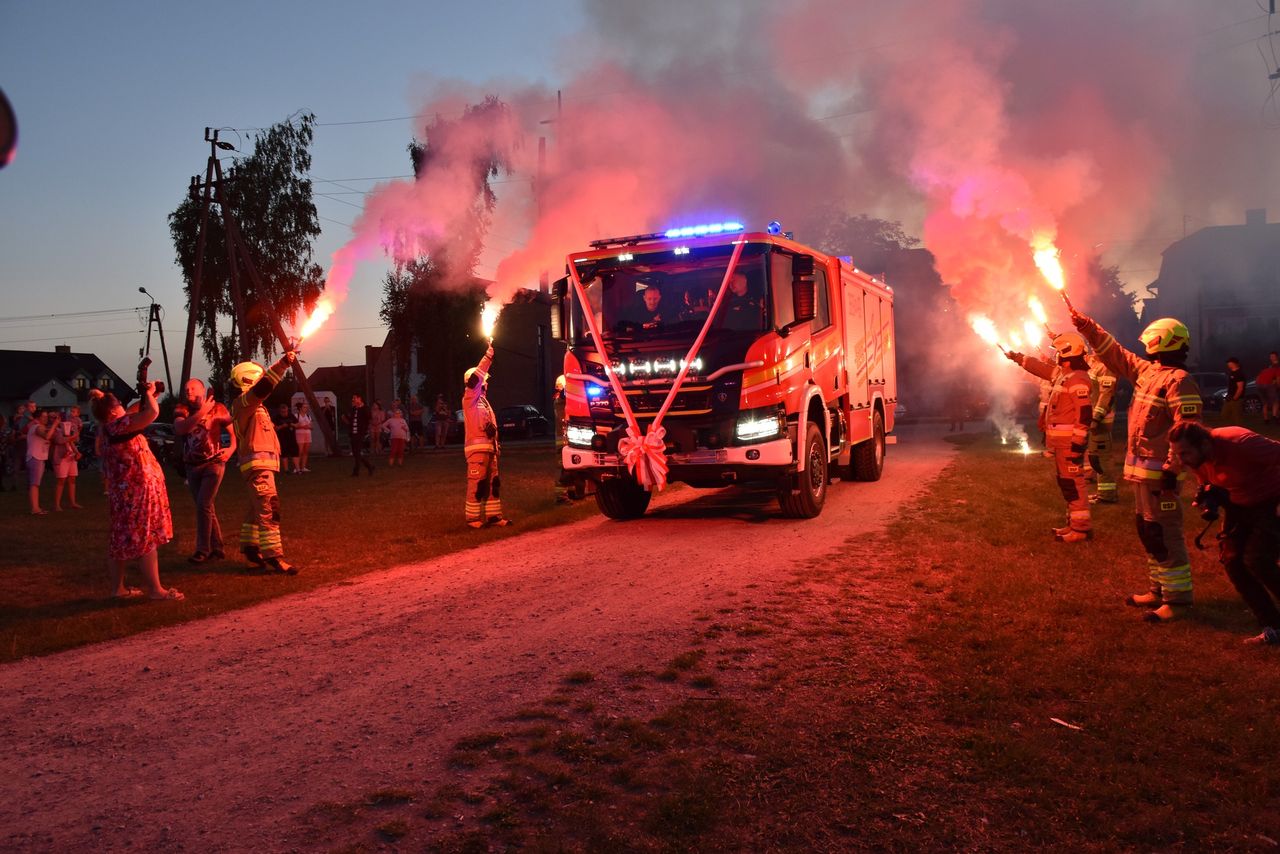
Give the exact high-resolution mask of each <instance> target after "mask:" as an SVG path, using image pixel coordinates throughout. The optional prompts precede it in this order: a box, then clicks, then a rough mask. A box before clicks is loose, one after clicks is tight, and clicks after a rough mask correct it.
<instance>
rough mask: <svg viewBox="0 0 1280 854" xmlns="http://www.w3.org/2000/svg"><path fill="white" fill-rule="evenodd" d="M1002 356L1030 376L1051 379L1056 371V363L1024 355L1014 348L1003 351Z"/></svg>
mask: <svg viewBox="0 0 1280 854" xmlns="http://www.w3.org/2000/svg"><path fill="white" fill-rule="evenodd" d="M1004 357H1005V358H1006V359H1008V360H1009V361H1010V362H1013V363H1014V364H1016V365H1017V366H1018V367H1020V368H1022V370H1024V371H1026V372H1027V373H1029V374H1031V375H1032V376H1037V377H1039V378H1040V379H1042V380H1049V381H1052V380H1053V376H1054V374H1055V373H1057V371H1058V368H1057V366H1056V365H1051V364H1049V363H1048V362H1044V361H1041V360H1040V359H1037V358H1036V357H1035V356H1024V355H1023V354H1021V353H1018V352H1016V351H1014V350H1010V351H1008V352H1007V353H1005V354H1004Z"/></svg>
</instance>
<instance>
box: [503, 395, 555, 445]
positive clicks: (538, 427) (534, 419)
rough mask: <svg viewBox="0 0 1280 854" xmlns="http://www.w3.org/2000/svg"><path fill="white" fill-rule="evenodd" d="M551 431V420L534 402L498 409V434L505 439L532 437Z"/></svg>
mask: <svg viewBox="0 0 1280 854" xmlns="http://www.w3.org/2000/svg"><path fill="white" fill-rule="evenodd" d="M550 432H551V422H549V421H547V419H546V418H544V417H543V415H542V413H541V412H539V411H538V407H536V406H533V405H532V404H528V403H525V404H521V405H520V406H504V407H502V408H501V409H499V410H498V434H499V435H500V436H502V438H504V439H512V438H521V439H531V438H533V437H534V436H546V435H547V434H548V433H550Z"/></svg>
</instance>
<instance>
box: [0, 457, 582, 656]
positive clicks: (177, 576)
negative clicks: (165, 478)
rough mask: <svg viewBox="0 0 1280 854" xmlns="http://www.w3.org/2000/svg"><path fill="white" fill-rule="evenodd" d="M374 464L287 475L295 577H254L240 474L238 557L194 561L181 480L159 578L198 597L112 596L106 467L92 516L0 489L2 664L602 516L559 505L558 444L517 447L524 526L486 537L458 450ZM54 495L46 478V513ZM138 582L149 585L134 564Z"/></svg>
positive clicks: (230, 511)
mask: <svg viewBox="0 0 1280 854" xmlns="http://www.w3.org/2000/svg"><path fill="white" fill-rule="evenodd" d="M375 465H377V466H378V468H377V473H376V475H375V476H374V477H368V476H366V475H363V474H362V475H361V476H360V477H359V478H353V477H351V476H350V473H351V461H350V458H347V459H327V458H323V457H322V458H318V459H313V460H312V462H311V468H312V470H313V471H312V472H311V473H310V474H305V475H288V474H286V475H280V476H279V477H278V478H277V481H278V484H279V489H280V503H281V515H282V519H283V522H282V531H283V536H284V542H285V554H286V557H287V558H288V559H289V560H290V561H291V562H294V563H296V564H298V565H299V566H300V567H302V572H301V573H300V574H299V575H298V576H296V577H293V578H284V577H279V578H276V577H265V576H261V575H257V576H255V575H250V574H248V573H246V572H245V571H244V569H243V565H242V564H241V563H240V561H239V560H238V551H237V544H238V540H239V531H240V521H241V519H242V518H243V515H244V512H245V507H246V503H247V499H246V495H247V493H246V490H245V486H244V483H243V481H242V480H241V479H240V476H239V474H238V472H234V471H232V470H228V473H227V477H226V479H225V480H224V481H223V484H222V489H221V491H220V493H219V496H218V516H219V519H220V521H221V523H222V530H223V537H224V539H225V540H226V543H227V551H228V555H229V559H228V560H226V561H223V562H218V563H209V564H204V565H201V566H192V565H191V564H188V563H187V562H186V559H187V557H188V555H190V554H191V552H192V551H194V550H195V547H194V537H195V517H194V511H193V505H192V501H191V497H190V493H189V492H188V491H187V488H186V486H185V485H184V484H183V483H182V481H181V480H180V479H178V478H176V477H174V476H172V475H170V476H169V504H170V507H171V510H172V513H173V522H174V541H173V542H172V543H170V544H169V545H167V546H163V547H162V548H161V549H160V578H161V581H162V582H163V583H165V584H166V585H172V586H176V587H177V588H178V589H180V590H181V591H182V592H183V593H185V594H186V596H187V599H186V601H184V602H180V603H167V602H165V603H158V602H157V603H152V602H146V601H138V600H134V601H130V602H115V601H113V600H111V599H108V598H106V595H107V592H108V591H107V588H106V550H107V508H106V499H105V497H104V496H103V495H102V483H101V480H100V479H99V476H98V475H97V474H96V473H92V472H91V473H88V474H86V475H84V476H82V477H81V478H80V479H79V484H78V485H79V500H80V503H81V504H82V505H84V509H83V510H74V511H72V510H67V511H64V512H62V513H52V512H51V513H50V514H49V515H48V516H41V517H32V516H30V515H28V513H27V503H26V502H27V497H26V492H25V491H10V492H3V493H0V543H4V547H3V548H2V549H0V577H3V584H0V661H7V660H12V659H16V658H21V657H24V656H30V655H43V654H46V653H49V652H55V651H57V650H61V649H67V648H70V647H75V646H79V645H82V644H86V643H93V642H96V641H100V640H106V639H109V638H116V637H123V636H126V635H130V634H134V633H136V632H140V631H144V630H147V629H151V628H156V627H158V626H166V625H172V624H175V623H180V622H184V621H187V620H192V619H196V618H199V617H205V616H209V615H212V614H219V613H222V612H225V611H230V610H233V609H236V608H243V607H246V606H248V605H252V604H255V603H257V602H262V601H265V600H267V599H271V598H274V597H277V596H283V595H287V594H289V593H294V592H297V591H299V590H309V589H312V588H315V587H319V586H321V585H325V584H331V583H334V582H341V581H343V580H346V579H350V578H354V577H356V576H359V575H363V574H365V573H369V572H374V571H376V570H379V569H384V568H388V567H392V566H396V565H399V564H404V563H410V562H414V561H420V560H427V559H429V558H433V557H437V556H439V555H442V554H446V553H449V552H453V551H458V550H460V549H466V548H471V547H472V546H476V545H479V544H482V543H487V542H490V541H492V540H496V539H501V538H505V537H509V536H515V535H517V534H520V533H522V532H525V531H529V530H532V529H537V528H544V527H547V526H550V525H557V524H560V523H562V522H565V521H568V520H571V519H578V518H583V517H586V516H589V515H592V514H594V513H595V512H596V510H595V501H594V500H592V499H588V500H587V501H585V502H581V503H580V504H579V505H578V506H575V507H568V508H566V507H557V506H556V505H555V504H554V497H555V496H554V492H553V480H554V476H555V472H556V470H557V469H556V467H557V463H556V457H555V452H554V451H553V450H552V448H551V447H550V446H549V445H521V446H511V447H508V448H507V449H506V450H505V451H504V454H503V457H502V486H503V489H502V491H503V508H504V510H505V511H506V513H507V515H508V516H510V517H512V518H513V519H515V520H516V524H515V525H514V526H512V527H509V528H492V529H485V530H482V531H473V530H471V529H469V528H467V527H466V526H465V525H464V524H463V519H462V500H463V492H464V489H465V480H466V471H465V463H464V461H463V458H462V454H461V451H459V450H458V449H457V448H456V447H451V448H450V449H448V450H447V451H442V452H438V453H432V452H420V453H417V454H415V455H413V456H410V457H409V458H408V460H407V462H406V464H405V466H404V467H397V468H394V469H389V468H387V466H386V465H385V458H379V459H377V460H376V461H375ZM52 494H53V493H52V482H51V480H50V478H48V477H46V478H45V485H44V488H43V489H42V500H43V502H44V504H45V506H46V508H49V507H50V506H51V504H52ZM64 506H65V504H64ZM128 577H129V580H130V582H131V583H133V584H136V583H137V577H136V576H135V575H133V574H132V572H131V574H130V575H129V576H128Z"/></svg>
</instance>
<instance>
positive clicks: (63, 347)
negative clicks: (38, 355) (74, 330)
mask: <svg viewBox="0 0 1280 854" xmlns="http://www.w3.org/2000/svg"><path fill="white" fill-rule="evenodd" d="M53 352H55V353H68V354H69V353H70V352H71V345H70V344H55V345H54V347H53Z"/></svg>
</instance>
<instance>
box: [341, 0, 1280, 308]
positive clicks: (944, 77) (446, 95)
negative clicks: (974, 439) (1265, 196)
mask: <svg viewBox="0 0 1280 854" xmlns="http://www.w3.org/2000/svg"><path fill="white" fill-rule="evenodd" d="M587 9H588V17H589V21H590V28H589V31H588V32H586V33H584V34H581V35H580V36H579V37H578V38H575V39H574V40H573V46H574V52H573V56H575V57H578V59H577V60H576V66H575V69H576V70H575V71H573V72H571V76H570V79H569V80H568V82H567V83H566V84H565V85H564V87H563V93H564V105H565V112H564V115H563V117H562V118H561V120H560V121H558V122H557V123H556V124H554V125H546V124H543V123H542V122H544V120H547V119H550V118H554V117H555V108H554V103H555V99H554V95H553V94H552V93H551V92H550V91H548V90H547V89H545V88H542V87H537V86H526V87H519V86H514V87H513V86H510V85H504V86H501V87H495V88H492V89H490V90H487V91H486V90H484V89H481V88H478V87H477V88H474V89H468V87H465V86H458V85H456V84H451V85H449V86H448V87H444V86H441V87H437V88H436V89H435V91H432V92H431V93H428V94H427V95H426V96H425V99H424V101H425V108H424V109H423V110H422V112H424V113H426V114H429V115H434V114H440V115H444V116H447V117H452V116H458V115H459V114H461V112H462V109H463V107H464V106H465V105H466V104H468V103H472V104H474V103H477V102H478V101H479V100H480V99H481V98H482V97H483V95H484V94H487V93H488V92H492V93H493V94H496V95H498V96H499V97H501V98H502V99H503V100H504V101H505V102H506V103H507V104H508V105H509V106H510V107H511V110H510V112H509V113H507V114H506V115H505V116H503V117H502V118H497V117H494V118H493V119H492V120H490V121H483V122H475V123H473V124H470V125H465V126H464V127H463V128H462V129H461V130H460V131H459V132H457V133H454V134H450V135H449V137H448V138H446V139H441V140H432V141H431V142H432V144H433V146H435V147H436V152H437V156H436V157H435V158H433V159H432V161H431V163H430V165H429V166H428V168H427V169H426V170H425V171H424V172H423V174H421V175H419V176H418V177H417V179H415V180H407V181H397V182H392V183H389V184H386V185H383V186H381V187H379V188H377V189H376V190H375V192H373V193H372V194H371V195H370V196H369V197H368V201H367V203H366V208H365V210H364V212H363V213H362V214H361V216H360V217H359V219H358V220H357V222H356V225H355V231H356V234H355V237H354V238H353V239H352V241H351V242H350V243H349V244H348V245H347V246H345V247H343V249H342V250H340V251H339V252H338V253H337V254H336V255H335V260H334V267H333V269H332V270H331V272H330V278H329V293H330V295H331V296H333V297H334V298H337V299H340V298H341V296H342V295H343V294H344V293H345V288H346V285H347V282H348V281H349V279H350V274H351V270H352V269H353V267H354V265H355V264H356V263H359V262H362V261H368V260H374V259H377V258H379V257H382V256H384V255H386V254H390V256H391V257H392V258H394V259H398V260H406V259H408V258H410V257H413V256H415V255H416V254H421V253H424V252H425V253H432V252H437V253H438V252H440V251H441V250H442V249H444V248H447V247H448V246H449V245H450V241H452V240H454V239H455V237H456V235H455V232H456V230H457V228H458V224H459V223H461V222H464V221H466V218H467V216H468V215H469V213H470V212H472V211H473V210H474V205H475V201H476V197H477V193H478V191H479V189H480V188H479V185H478V182H477V176H476V174H475V170H474V169H473V168H472V164H473V163H474V161H475V159H476V157H477V156H478V155H481V154H484V153H486V152H489V153H497V154H498V155H499V158H500V159H501V160H502V161H503V162H504V163H505V164H506V168H507V169H508V170H509V173H508V174H509V176H510V177H512V178H518V179H524V180H528V181H530V182H531V183H532V182H533V181H534V179H535V178H537V179H538V180H537V187H536V196H534V195H531V194H529V193H528V192H524V191H523V190H522V187H524V186H527V185H522V184H519V183H511V184H505V185H504V189H502V190H500V191H499V207H498V210H497V211H496V214H495V218H496V219H497V221H499V222H501V223H502V227H503V231H504V232H507V233H508V234H510V233H512V232H517V233H518V234H519V235H527V237H526V238H525V240H524V243H523V245H521V246H519V247H518V248H516V249H515V250H514V251H511V252H508V253H506V254H505V255H504V256H503V257H502V258H501V259H500V260H499V262H498V264H497V275H496V280H497V281H496V284H495V285H494V287H493V288H492V289H491V290H492V292H491V294H490V296H491V297H493V298H495V299H498V300H500V301H506V300H507V299H509V298H510V296H511V295H512V294H513V293H514V292H515V291H516V290H517V289H519V288H523V287H533V286H535V285H536V283H537V282H538V280H539V278H540V276H541V274H543V273H544V272H550V273H552V274H553V276H554V275H559V273H560V271H561V269H562V267H563V260H564V257H565V255H566V253H568V252H571V251H573V250H575V249H579V248H582V247H584V246H585V245H586V244H587V242H588V241H590V240H593V239H597V238H600V237H604V236H609V235H622V234H635V233H641V232H646V231H656V230H661V229H663V228H665V227H668V226H670V225H672V224H676V223H681V222H684V223H690V222H697V221H711V220H721V219H726V218H732V219H739V220H741V221H743V222H746V223H748V224H749V225H750V226H752V227H759V226H761V225H763V224H764V223H766V222H768V221H769V220H771V219H780V220H782V221H783V222H784V223H786V224H787V225H788V227H794V228H795V229H796V230H797V232H798V234H799V236H800V237H801V239H804V238H805V237H806V230H805V229H806V227H810V232H809V233H812V231H814V230H816V228H814V227H815V226H817V225H818V224H820V223H821V222H822V221H823V216H824V212H829V211H832V210H835V211H847V212H864V211H869V212H872V213H875V214H878V215H888V216H890V217H892V218H898V219H902V220H903V221H904V222H905V223H906V225H907V228H908V231H915V230H917V229H918V230H919V232H920V233H921V234H922V236H923V239H924V243H925V246H926V247H927V248H928V249H929V250H930V251H932V252H933V254H934V256H935V258H936V263H937V268H938V271H939V273H940V274H941V275H942V277H943V279H944V281H946V282H947V283H948V284H950V285H951V287H952V293H953V295H954V296H955V298H956V299H957V300H958V301H959V303H960V305H961V308H962V309H963V310H965V311H982V312H986V313H990V314H992V316H993V317H994V318H995V320H996V321H997V323H998V325H999V326H1000V328H1001V329H1006V328H1014V329H1020V328H1022V327H1023V325H1024V321H1025V319H1026V313H1027V310H1026V296H1027V295H1029V294H1032V293H1037V292H1038V293H1040V294H1041V298H1042V299H1043V301H1044V302H1045V305H1046V306H1047V307H1049V310H1050V312H1051V313H1052V314H1056V317H1054V318H1051V320H1052V321H1053V322H1056V323H1061V322H1062V317H1061V312H1062V308H1061V304H1060V302H1059V301H1058V300H1057V299H1056V298H1053V297H1052V295H1051V294H1048V295H1047V296H1046V294H1047V291H1046V285H1045V283H1044V280H1043V278H1042V277H1041V276H1040V274H1039V272H1038V271H1037V269H1036V266H1035V264H1034V262H1033V258H1032V252H1033V248H1034V247H1035V246H1036V245H1038V244H1039V243H1041V242H1044V241H1051V242H1053V243H1055V244H1056V246H1057V247H1058V248H1060V249H1061V250H1062V262H1063V264H1064V266H1065V268H1066V278H1067V286H1068V288H1069V289H1070V290H1071V292H1072V295H1073V298H1075V300H1076V302H1077V303H1079V304H1081V305H1082V307H1086V308H1087V305H1088V299H1089V290H1090V284H1091V283H1090V282H1089V281H1088V280H1087V278H1086V277H1085V276H1084V270H1085V268H1086V266H1087V263H1088V261H1089V259H1090V258H1091V256H1093V255H1094V254H1096V253H1097V249H1098V246H1099V245H1101V244H1102V243H1104V242H1107V243H1114V242H1116V241H1119V240H1126V239H1135V238H1138V237H1142V236H1144V235H1145V234H1149V233H1151V232H1152V231H1161V230H1165V229H1167V225H1164V224H1163V223H1162V222H1161V220H1162V219H1167V215H1164V214H1162V210H1161V206H1162V205H1168V204H1171V203H1174V202H1171V200H1176V204H1180V205H1186V204H1188V203H1190V202H1192V201H1194V203H1195V204H1197V205H1199V206H1200V208H1205V207H1208V206H1211V205H1215V204H1223V203H1229V204H1231V205H1238V206H1239V207H1243V206H1245V203H1244V201H1243V200H1244V199H1247V198H1248V194H1249V193H1250V192H1252V191H1253V187H1254V186H1255V185H1256V184H1257V183H1258V182H1259V180H1260V179H1261V178H1263V177H1264V176H1265V175H1266V174H1267V172H1266V170H1267V169H1270V170H1272V173H1274V170H1275V168H1276V167H1275V166H1274V165H1272V166H1267V167H1263V171H1262V172H1261V173H1260V172H1259V171H1258V167H1257V166H1256V159H1255V162H1254V165H1250V163H1249V162H1248V161H1246V160H1245V159H1244V158H1242V157H1240V156H1239V155H1240V154H1241V152H1243V151H1245V150H1246V149H1247V147H1248V145H1249V142H1248V139H1249V134H1248V133H1247V132H1244V131H1242V130H1241V128H1240V123H1241V122H1242V121H1243V120H1244V117H1245V116H1247V114H1248V104H1247V99H1244V98H1231V97H1226V96H1224V95H1223V93H1222V92H1220V91H1218V90H1216V89H1214V88H1212V87H1211V86H1209V85H1208V84H1207V83H1205V82H1204V80H1203V79H1202V78H1201V77H1200V76H1198V70H1199V69H1200V66H1201V65H1202V64H1203V60H1200V59H1198V58H1197V57H1199V56H1200V54H1198V53H1197V52H1196V51H1198V50H1199V49H1200V47H1201V46H1202V45H1203V44H1204V43H1203V42H1201V41H1197V39H1199V38H1200V36H1201V34H1203V33H1205V32H1213V31H1216V29H1215V28H1219V27H1220V26H1221V25H1222V24H1224V23H1226V24H1229V23H1231V22H1232V21H1234V20H1235V16H1238V15H1239V10H1230V9H1226V10H1224V9H1222V8H1218V7H1217V4H1200V3H1184V4H1176V3H1175V4H1172V6H1171V4H1170V3H1169V2H1158V1H1157V0H1134V2H1132V3H1125V4H1118V3H1114V2H1112V0H1079V2H1073V3H1044V4H1036V3H1026V2H1019V1H1018V0H950V2H942V3H920V2H908V1H907V0H903V2H900V3H871V2H861V3H859V2H850V0H797V2H795V3H789V4H770V5H765V4H754V3H747V4H744V3H740V2H736V0H714V2H707V3H699V4H687V3H676V2H674V0H662V2H648V3H634V4H617V3H610V2H606V0H589V2H587ZM1242 85H1243V84H1242ZM1228 116H1229V117H1231V118H1233V119H1234V120H1235V122H1234V124H1233V123H1231V122H1227V121H1224V118H1225V117H1228ZM539 136H548V137H549V143H550V145H549V154H548V157H547V160H546V163H545V164H543V165H542V166H541V167H540V164H539V162H538V154H537V152H538V145H537V140H538V137H539ZM1205 164H1212V165H1213V167H1214V169H1215V170H1217V174H1216V176H1215V180H1213V181H1208V180H1206V179H1205V178H1204V177H1203V174H1202V173H1203V171H1204V169H1203V166H1204V165H1205ZM1238 200H1239V201H1238ZM1198 209H1199V208H1198ZM457 272H458V274H459V275H458V276H457V278H459V279H461V278H463V274H465V272H466V271H457Z"/></svg>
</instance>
